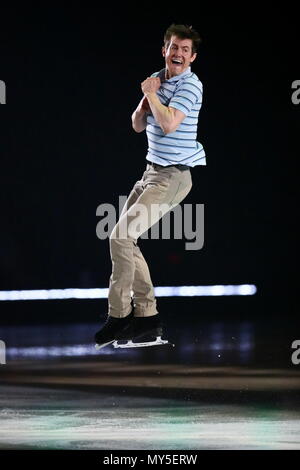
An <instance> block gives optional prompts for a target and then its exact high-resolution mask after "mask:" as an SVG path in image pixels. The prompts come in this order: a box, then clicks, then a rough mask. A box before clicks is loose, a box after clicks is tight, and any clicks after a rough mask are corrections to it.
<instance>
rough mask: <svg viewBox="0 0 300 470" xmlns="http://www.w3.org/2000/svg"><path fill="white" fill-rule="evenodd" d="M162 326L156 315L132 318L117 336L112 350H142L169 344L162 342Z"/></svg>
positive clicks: (165, 341)
mask: <svg viewBox="0 0 300 470" xmlns="http://www.w3.org/2000/svg"><path fill="white" fill-rule="evenodd" d="M162 335H163V329H162V324H161V322H160V319H159V316H158V315H153V316H151V317H133V318H132V319H131V321H130V323H129V324H128V326H127V327H126V328H125V329H124V330H123V331H122V332H121V333H120V334H119V335H118V336H117V338H116V341H114V343H113V346H114V348H142V347H147V346H160V345H164V344H170V343H169V341H167V340H163V339H162V338H161V337H162Z"/></svg>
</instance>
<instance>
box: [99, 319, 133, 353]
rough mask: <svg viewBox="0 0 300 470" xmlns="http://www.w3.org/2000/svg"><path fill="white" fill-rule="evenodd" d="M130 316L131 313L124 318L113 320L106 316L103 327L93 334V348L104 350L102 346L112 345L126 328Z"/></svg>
mask: <svg viewBox="0 0 300 470" xmlns="http://www.w3.org/2000/svg"><path fill="white" fill-rule="evenodd" d="M132 316H133V314H132V312H131V313H130V314H129V315H127V317H124V318H114V317H111V316H109V315H108V317H107V319H106V322H105V324H104V326H103V327H102V328H101V330H99V331H97V333H96V334H95V341H96V345H95V348H96V349H100V348H104V346H107V345H108V344H110V343H113V342H114V341H115V340H116V338H117V336H118V335H120V334H121V333H122V332H123V330H124V329H125V328H126V327H127V326H128V324H129V323H130V320H131V318H132Z"/></svg>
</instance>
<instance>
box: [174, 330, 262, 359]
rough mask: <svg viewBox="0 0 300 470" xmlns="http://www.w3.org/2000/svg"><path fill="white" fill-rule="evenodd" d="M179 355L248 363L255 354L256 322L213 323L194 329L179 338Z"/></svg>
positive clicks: (186, 357)
mask: <svg viewBox="0 0 300 470" xmlns="http://www.w3.org/2000/svg"><path fill="white" fill-rule="evenodd" d="M178 339H179V344H178V342H177V344H178V346H179V349H180V354H181V356H182V357H183V358H185V359H188V358H189V359H190V360H192V358H194V359H196V358H197V360H198V361H200V362H205V360H207V359H209V362H210V363H223V362H224V361H228V360H232V359H234V362H238V363H245V362H248V361H250V360H251V359H252V358H253V356H254V347H255V336H254V325H253V324H252V323H249V322H243V323H239V324H233V325H231V324H228V323H222V322H219V323H211V324H208V325H201V327H199V329H196V328H194V331H193V334H192V336H191V335H190V334H189V335H187V334H186V335H185V336H184V337H181V338H180V337H179V338H178Z"/></svg>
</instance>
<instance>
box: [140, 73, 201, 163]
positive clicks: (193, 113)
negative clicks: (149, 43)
mask: <svg viewBox="0 0 300 470" xmlns="http://www.w3.org/2000/svg"><path fill="white" fill-rule="evenodd" d="M152 77H159V78H160V79H161V86H160V88H159V90H158V91H157V96H158V98H159V100H160V102H161V103H162V104H163V105H165V106H171V107H172V108H176V109H179V110H180V111H182V112H183V113H184V114H185V115H186V117H185V118H184V119H183V121H182V122H181V124H180V125H179V126H178V127H177V129H176V131H174V132H171V133H170V134H164V133H163V131H162V129H161V127H160V126H159V124H158V123H157V122H156V121H155V119H154V117H153V115H152V113H151V114H148V115H147V126H146V133H147V138H148V153H147V156H146V159H147V160H149V161H150V162H153V163H157V164H159V165H162V166H167V165H177V164H181V165H188V166H190V167H194V166H197V165H206V158H205V152H204V149H203V146H202V145H201V144H200V143H199V142H197V140H196V139H197V124H198V115H199V111H200V108H201V104H202V83H201V81H200V80H199V78H198V77H197V75H195V74H194V73H193V72H191V68H190V67H188V68H187V69H186V70H185V71H184V72H183V73H181V74H180V75H177V76H175V77H172V78H169V79H168V80H166V79H165V69H162V70H160V71H159V72H155V73H154V74H152Z"/></svg>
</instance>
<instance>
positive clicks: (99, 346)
mask: <svg viewBox="0 0 300 470" xmlns="http://www.w3.org/2000/svg"><path fill="white" fill-rule="evenodd" d="M113 342H114V340H112V341H108V343H104V344H97V343H96V344H95V349H102V348H104V347H105V346H108V345H109V344H111V343H113Z"/></svg>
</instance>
